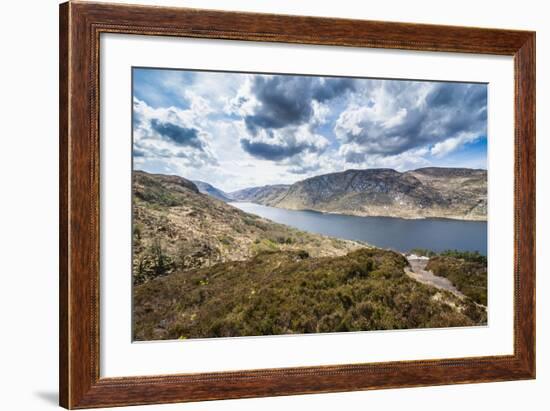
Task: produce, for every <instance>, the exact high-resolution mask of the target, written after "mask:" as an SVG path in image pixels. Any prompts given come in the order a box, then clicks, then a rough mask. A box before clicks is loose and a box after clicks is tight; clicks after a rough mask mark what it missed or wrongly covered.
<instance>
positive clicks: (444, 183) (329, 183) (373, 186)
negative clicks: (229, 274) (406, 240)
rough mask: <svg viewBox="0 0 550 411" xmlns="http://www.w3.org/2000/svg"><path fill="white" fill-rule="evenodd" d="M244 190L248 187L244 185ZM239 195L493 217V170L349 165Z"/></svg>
mask: <svg viewBox="0 0 550 411" xmlns="http://www.w3.org/2000/svg"><path fill="white" fill-rule="evenodd" d="M242 193H246V191H245V190H242ZM262 193H263V194H262V196H261V197H259V196H255V195H251V196H246V195H241V196H240V197H239V200H242V201H252V202H257V203H260V204H264V205H269V206H274V207H281V208H287V209H293V210H303V209H307V210H316V211H321V212H330V213H338V214H349V215H358V216H387V217H402V218H426V217H445V218H454V219H463V220H486V219H487V171H486V170H474V169H467V168H436V167H430V168H421V169H418V170H413V171H407V172H403V173H401V172H399V171H396V170H392V169H366V170H347V171H344V172H340V173H332V174H325V175H320V176H316V177H311V178H308V179H306V180H302V181H299V182H297V183H294V184H292V185H291V186H290V187H288V189H287V190H286V192H283V189H282V188H279V186H278V187H277V188H276V189H273V190H269V187H263V190H262Z"/></svg>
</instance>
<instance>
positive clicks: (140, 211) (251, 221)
mask: <svg viewBox="0 0 550 411" xmlns="http://www.w3.org/2000/svg"><path fill="white" fill-rule="evenodd" d="M133 194H134V195H133V276H134V283H135V284H141V283H144V282H146V281H149V280H150V279H152V278H155V277H158V276H163V275H168V274H170V273H173V272H181V271H186V270H191V269H196V268H201V267H210V266H213V265H215V264H219V263H223V262H227V261H239V260H246V259H249V258H252V257H254V256H255V255H256V254H258V253H260V252H263V251H279V250H282V251H292V250H300V251H303V252H307V253H308V254H309V255H311V256H312V257H320V256H338V255H343V254H346V253H347V252H348V251H351V250H355V249H357V248H360V247H364V246H365V245H364V244H359V243H357V242H353V241H347V240H340V239H336V238H329V237H325V236H321V235H317V234H310V233H306V232H303V231H299V230H296V229H293V228H290V227H288V226H285V225H281V224H276V223H273V222H271V221H269V220H266V219H263V218H261V217H258V216H255V215H252V214H247V213H245V212H243V211H240V210H238V209H237V208H235V207H232V206H230V205H228V204H226V203H224V202H223V201H220V200H217V199H215V198H213V197H211V196H209V195H205V194H201V193H200V192H199V189H198V188H197V186H196V185H195V184H194V183H192V182H191V181H189V180H186V179H185V178H182V177H178V176H166V175H160V174H148V173H145V172H143V171H135V172H134V174H133Z"/></svg>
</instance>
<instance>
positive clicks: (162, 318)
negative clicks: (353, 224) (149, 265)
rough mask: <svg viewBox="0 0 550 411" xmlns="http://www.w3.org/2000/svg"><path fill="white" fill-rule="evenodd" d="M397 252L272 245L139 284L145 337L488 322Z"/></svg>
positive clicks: (139, 332)
mask: <svg viewBox="0 0 550 411" xmlns="http://www.w3.org/2000/svg"><path fill="white" fill-rule="evenodd" d="M407 264H408V263H407V260H406V259H405V258H404V257H403V256H401V255H400V254H398V253H395V252H392V251H384V250H380V249H367V248H362V249H359V250H356V251H352V252H349V253H348V254H347V255H345V256H340V257H319V258H311V257H309V256H308V254H307V253H304V252H298V251H278V252H264V253H260V254H258V255H256V256H255V257H253V258H252V259H250V260H247V261H234V262H226V263H221V264H217V265H215V266H213V267H211V268H203V269H197V270H191V271H187V272H180V273H174V274H171V275H169V276H165V277H159V278H156V279H154V280H151V281H149V282H147V283H145V284H142V285H139V286H136V287H135V289H134V307H135V312H134V338H135V339H137V340H157V339H178V338H205V337H234V336H245V335H246V336H248V335H277V334H297V333H300V334H302V333H318V332H342V331H361V330H390V329H412V328H437V327H454V326H472V325H482V324H485V323H486V321H487V316H486V312H485V309H484V308H482V307H479V306H476V305H475V304H474V303H473V302H472V301H471V300H469V299H460V298H458V297H456V296H454V295H453V294H451V293H449V292H447V291H442V290H437V289H436V288H433V287H430V286H426V285H423V284H420V283H418V282H416V281H415V280H413V279H411V278H409V277H408V276H407V275H406V274H405V273H404V268H405V267H406V266H407Z"/></svg>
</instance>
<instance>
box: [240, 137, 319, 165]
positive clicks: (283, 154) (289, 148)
mask: <svg viewBox="0 0 550 411" xmlns="http://www.w3.org/2000/svg"><path fill="white" fill-rule="evenodd" d="M241 147H242V148H243V150H245V151H246V152H247V153H249V154H250V155H252V156H254V157H258V158H261V159H264V160H272V161H279V160H283V159H285V158H289V157H293V156H295V155H296V154H299V153H302V152H304V151H318V150H319V148H318V147H316V146H314V145H312V144H307V143H297V142H293V143H289V144H286V143H285V144H276V143H273V144H271V143H266V142H262V141H251V140H249V139H246V138H243V139H241Z"/></svg>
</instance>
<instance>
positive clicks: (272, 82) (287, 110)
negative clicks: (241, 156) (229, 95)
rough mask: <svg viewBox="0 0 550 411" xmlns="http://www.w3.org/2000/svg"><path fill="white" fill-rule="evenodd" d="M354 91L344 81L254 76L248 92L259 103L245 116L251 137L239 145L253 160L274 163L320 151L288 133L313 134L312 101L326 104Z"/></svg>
mask: <svg viewBox="0 0 550 411" xmlns="http://www.w3.org/2000/svg"><path fill="white" fill-rule="evenodd" d="M354 89H355V80H354V79H347V78H319V77H306V76H282V75H279V76H272V77H267V76H256V77H255V78H254V80H253V83H252V87H251V93H252V94H253V95H254V97H255V99H256V100H257V101H258V102H259V104H258V106H257V107H256V108H255V111H254V112H253V113H252V114H249V115H247V116H245V117H244V123H245V125H246V128H247V130H248V132H249V133H250V136H249V138H243V139H241V146H242V147H243V149H244V150H245V151H246V152H248V153H249V154H251V155H253V156H255V157H258V158H261V159H265V160H273V161H279V160H283V159H285V158H289V157H293V156H296V155H298V154H300V153H302V152H316V151H320V150H322V147H321V145H319V144H314V143H312V142H311V141H309V140H307V138H306V139H305V140H304V139H302V141H300V137H297V136H296V133H295V130H294V131H291V132H288V130H289V129H292V128H293V127H294V128H296V127H300V126H304V125H305V126H307V127H308V128H309V129H310V131H311V132H313V127H314V123H315V121H314V114H315V110H314V102H315V101H317V102H318V103H327V102H328V101H329V100H332V99H335V98H337V97H339V96H342V95H344V94H345V93H346V92H348V91H352V90H354ZM283 130H286V131H283ZM266 139H269V140H272V141H268V140H266Z"/></svg>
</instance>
